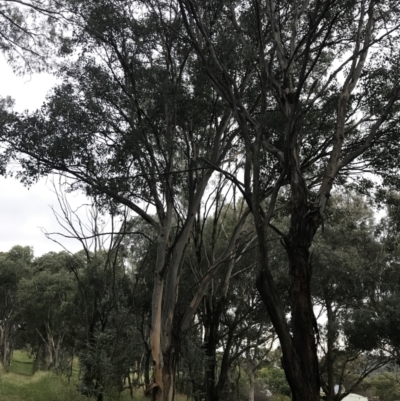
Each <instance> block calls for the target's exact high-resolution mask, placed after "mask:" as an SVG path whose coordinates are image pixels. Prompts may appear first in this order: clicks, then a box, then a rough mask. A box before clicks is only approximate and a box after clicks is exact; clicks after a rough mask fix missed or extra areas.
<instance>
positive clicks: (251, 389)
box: [249, 368, 255, 401]
mask: <svg viewBox="0 0 400 401" xmlns="http://www.w3.org/2000/svg"><path fill="white" fill-rule="evenodd" d="M254 376H255V375H254V369H253V368H250V369H249V401H254V385H255V377H254Z"/></svg>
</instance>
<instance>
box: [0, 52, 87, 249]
mask: <svg viewBox="0 0 400 401" xmlns="http://www.w3.org/2000/svg"><path fill="white" fill-rule="evenodd" d="M55 83H56V79H55V77H53V76H51V75H49V74H34V75H31V76H23V77H21V76H16V75H15V74H14V73H13V71H12V69H11V68H10V67H9V66H8V65H7V63H6V62H5V60H4V58H3V57H2V56H1V55H0V95H1V96H3V97H5V96H11V97H12V98H14V99H15V102H16V104H15V110H17V111H20V112H21V111H24V110H35V109H36V108H38V107H40V105H41V104H42V102H43V101H44V100H45V97H46V94H47V93H48V92H49V90H50V89H51V88H52V87H53V86H54V85H55ZM68 199H69V201H70V203H71V204H72V205H73V206H74V207H77V206H79V205H80V204H82V203H85V202H86V201H87V200H86V198H85V197H84V196H83V195H80V194H71V195H69V197H68ZM57 205H58V202H57V198H56V196H55V194H54V193H53V192H52V184H51V180H50V179H47V180H46V179H42V180H41V181H40V182H39V183H37V184H35V185H33V186H32V187H31V188H30V189H28V188H25V187H24V186H23V185H22V184H21V183H19V182H18V181H17V180H15V179H10V178H8V179H5V178H4V177H0V251H3V252H4V251H8V250H9V249H10V248H11V247H12V246H14V245H24V246H25V245H29V246H32V247H33V248H34V253H35V256H40V255H42V254H43V253H46V252H50V251H56V252H58V251H61V250H62V248H61V247H60V246H59V245H57V244H55V243H54V242H52V241H50V240H48V239H47V238H46V237H45V235H44V234H43V232H42V228H44V229H46V230H47V231H48V232H54V231H60V227H59V226H58V224H57V221H56V219H55V217H54V215H53V212H52V210H51V206H53V207H55V208H57ZM63 243H64V244H65V246H66V247H67V248H68V249H69V250H70V251H71V252H76V251H78V250H79V249H80V246H79V243H78V242H77V241H76V240H63Z"/></svg>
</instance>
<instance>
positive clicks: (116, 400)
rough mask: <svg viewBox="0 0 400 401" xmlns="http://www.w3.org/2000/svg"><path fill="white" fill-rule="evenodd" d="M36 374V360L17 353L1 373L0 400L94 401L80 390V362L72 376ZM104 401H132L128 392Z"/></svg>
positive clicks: (180, 399) (137, 399)
mask: <svg viewBox="0 0 400 401" xmlns="http://www.w3.org/2000/svg"><path fill="white" fill-rule="evenodd" d="M32 372H33V358H32V357H31V355H30V354H29V353H27V352H25V351H20V350H19V351H14V353H13V359H12V362H11V366H10V368H9V369H7V372H6V371H4V370H0V401H93V399H89V398H87V397H85V396H83V395H82V394H81V393H80V392H79V391H77V385H78V384H79V380H78V373H79V362H78V359H77V358H74V360H73V363H72V377H71V379H70V380H69V381H68V379H67V378H66V377H65V376H60V375H56V374H55V373H52V372H36V373H35V374H32ZM104 400H105V401H132V399H131V398H130V394H129V390H125V391H123V392H122V393H121V394H119V393H118V391H112V390H111V391H110V392H109V393H108V394H106V395H105V397H104ZM145 400H148V398H146V397H145V396H144V394H143V389H138V390H136V391H135V393H134V401H145ZM176 400H177V401H186V400H187V398H186V396H182V395H177V396H176Z"/></svg>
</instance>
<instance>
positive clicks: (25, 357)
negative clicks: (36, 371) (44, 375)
mask: <svg viewBox="0 0 400 401" xmlns="http://www.w3.org/2000/svg"><path fill="white" fill-rule="evenodd" d="M8 371H9V372H11V373H17V374H20V375H25V376H31V375H32V374H33V357H32V356H31V355H30V354H29V353H28V352H25V351H21V350H15V351H14V352H13V358H12V361H11V366H10V367H9V368H8Z"/></svg>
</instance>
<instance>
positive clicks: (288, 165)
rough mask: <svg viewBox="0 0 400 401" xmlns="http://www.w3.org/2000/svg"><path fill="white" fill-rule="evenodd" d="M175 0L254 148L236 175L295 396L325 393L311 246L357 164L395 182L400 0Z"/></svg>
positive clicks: (260, 286) (190, 35) (262, 284)
mask: <svg viewBox="0 0 400 401" xmlns="http://www.w3.org/2000/svg"><path fill="white" fill-rule="evenodd" d="M176 7H179V8H180V10H181V14H182V18H183V21H184V24H185V27H186V30H187V34H188V38H189V41H190V43H191V45H192V46H193V47H194V48H195V51H196V54H197V56H198V58H199V60H200V61H201V62H202V65H203V69H204V71H205V72H206V73H207V75H208V77H209V79H210V82H211V83H212V85H213V87H214V88H215V90H216V91H217V93H218V94H219V95H220V96H221V97H222V98H223V99H224V100H225V102H226V104H227V105H229V107H230V108H231V110H232V113H233V115H234V117H235V120H236V123H237V125H238V131H239V135H240V137H241V139H242V141H243V144H244V146H245V153H244V155H245V171H244V180H243V181H241V180H238V179H237V177H231V178H232V180H233V181H234V182H235V183H236V185H237V186H238V187H239V188H241V190H242V192H243V194H244V196H245V200H246V202H247V203H248V205H249V207H250V208H251V210H252V213H253V215H254V220H255V225H256V229H257V234H258V254H259V259H258V260H259V261H258V263H259V273H258V278H257V287H258V289H259V291H260V293H261V295H262V297H263V300H264V303H265V306H266V309H267V310H268V313H269V315H270V317H271V320H272V322H273V324H274V327H275V329H276V331H277V334H278V336H279V340H280V343H281V347H282V358H283V365H284V369H285V372H286V376H287V379H288V382H289V384H290V387H291V391H292V398H293V400H298V401H299V400H319V397H320V395H319V393H320V376H319V368H318V364H319V363H318V355H317V341H316V336H315V334H316V330H317V326H316V323H315V316H314V311H313V302H312V297H311V291H310V289H311V286H310V281H311V277H312V267H311V264H310V248H311V246H312V242H313V239H314V236H315V234H316V232H317V230H318V228H319V227H320V226H321V225H322V224H323V216H324V212H325V209H326V206H327V203H328V199H329V197H330V194H331V191H332V188H333V187H334V186H335V185H341V184H343V183H345V182H346V181H347V180H351V179H352V177H354V174H359V175H360V179H359V182H358V183H356V184H355V185H356V186H358V187H360V188H363V189H364V190H365V189H366V188H368V185H370V186H371V185H372V182H371V181H369V180H368V179H366V178H365V177H364V176H363V173H364V172H366V171H370V172H371V171H373V172H376V173H378V174H382V175H383V177H384V178H385V180H384V184H388V185H395V184H396V182H397V180H396V173H397V167H398V165H397V162H396V161H395V159H396V157H397V154H398V120H399V113H398V110H399V99H400V77H399V71H400V69H399V61H400V55H399V32H400V30H399V22H398V21H399V12H400V11H399V4H398V2H397V1H387V2H380V1H376V0H360V1H352V2H348V1H341V0H323V1H274V0H268V1H266V2H262V1H257V0H255V1H248V2H247V1H245V2H242V3H240V4H238V3H235V2H232V1H229V0H228V1H222V2H219V3H211V4H210V2H206V1H200V0H178V1H177V4H176ZM392 150H393V152H392ZM363 177H364V178H363ZM367 178H368V177H367ZM366 184H368V185H366ZM283 188H287V189H286V194H287V202H288V204H287V208H288V210H289V212H290V216H291V217H290V225H289V229H288V230H286V231H285V232H281V231H279V230H275V231H277V232H279V233H280V235H281V237H282V241H283V244H284V247H285V249H286V252H287V256H288V259H289V270H288V276H289V278H290V289H289V296H290V300H291V324H290V325H289V324H288V320H287V316H286V314H285V312H284V306H283V303H282V301H281V296H280V295H281V294H280V293H279V291H278V290H277V286H276V282H275V280H274V278H273V274H272V270H271V265H270V261H269V258H268V244H267V237H268V233H269V232H271V230H274V228H276V227H275V226H274V224H273V217H274V213H275V210H276V206H277V199H278V193H279V192H280V190H282V189H283ZM267 195H269V196H270V200H269V202H268V203H267V204H265V203H262V201H263V199H264V198H265V197H266V196H267ZM278 206H279V207H280V206H281V205H279V204H278Z"/></svg>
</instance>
